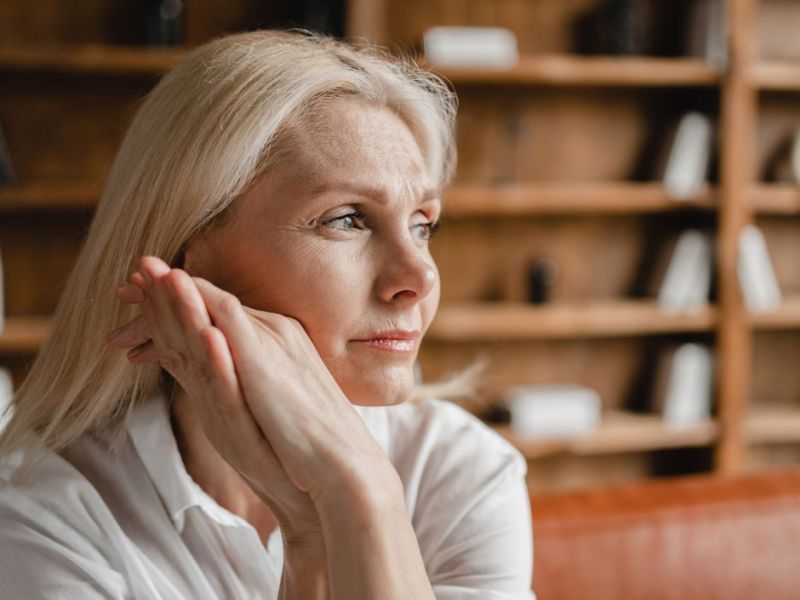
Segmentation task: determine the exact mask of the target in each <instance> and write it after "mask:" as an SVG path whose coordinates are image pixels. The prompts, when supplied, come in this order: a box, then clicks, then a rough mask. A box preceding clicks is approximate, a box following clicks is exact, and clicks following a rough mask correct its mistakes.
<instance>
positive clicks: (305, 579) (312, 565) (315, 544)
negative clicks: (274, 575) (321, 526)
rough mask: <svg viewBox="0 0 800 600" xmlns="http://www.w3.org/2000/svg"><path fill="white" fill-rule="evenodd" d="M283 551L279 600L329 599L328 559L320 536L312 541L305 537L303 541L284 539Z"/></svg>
mask: <svg viewBox="0 0 800 600" xmlns="http://www.w3.org/2000/svg"><path fill="white" fill-rule="evenodd" d="M283 548H284V558H283V573H282V577H281V588H280V589H281V594H280V598H281V599H282V600H283V599H285V600H289V599H295V598H296V599H304V600H305V599H309V600H327V599H328V598H330V581H329V579H328V559H327V555H326V553H325V542H324V539H323V537H322V535H321V534H320V535H319V537H318V538H316V537H315V538H314V539H312V538H310V537H308V536H307V537H305V538H303V539H302V540H301V539H292V538H290V539H289V540H287V539H286V538H284V544H283Z"/></svg>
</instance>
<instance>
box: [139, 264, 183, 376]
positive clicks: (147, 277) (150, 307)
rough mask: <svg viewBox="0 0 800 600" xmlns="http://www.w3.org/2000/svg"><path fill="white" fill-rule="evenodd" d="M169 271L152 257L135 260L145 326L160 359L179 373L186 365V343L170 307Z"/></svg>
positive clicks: (171, 300) (171, 304)
mask: <svg viewBox="0 0 800 600" xmlns="http://www.w3.org/2000/svg"><path fill="white" fill-rule="evenodd" d="M171 270H172V269H170V267H169V266H167V264H166V263H165V262H164V261H162V260H161V259H159V258H157V257H154V256H145V257H143V258H142V259H141V260H140V261H139V272H140V273H141V275H142V277H143V279H144V281H145V286H146V288H145V301H144V303H143V304H142V313H143V314H144V316H145V319H146V320H147V321H148V323H149V326H150V330H151V332H152V334H153V336H152V337H153V341H154V343H155V348H156V350H157V351H158V352H159V353H160V356H162V357H164V358H169V359H171V360H172V361H173V362H174V363H175V365H176V366H177V367H178V368H179V369H181V370H182V369H183V368H185V367H186V366H187V365H186V364H185V363H186V361H187V359H188V354H187V352H188V349H189V348H188V346H189V344H188V343H187V340H186V335H185V333H184V332H183V330H182V327H181V324H180V322H179V319H178V315H177V313H176V310H175V306H174V304H173V298H172V296H173V292H172V291H170V290H169V289H168V286H167V282H166V279H165V278H166V277H167V276H168V275H169V273H170V272H171Z"/></svg>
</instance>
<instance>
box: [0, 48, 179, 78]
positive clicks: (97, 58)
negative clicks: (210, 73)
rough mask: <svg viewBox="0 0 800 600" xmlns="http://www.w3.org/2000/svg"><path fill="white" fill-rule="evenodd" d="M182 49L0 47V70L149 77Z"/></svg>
mask: <svg viewBox="0 0 800 600" xmlns="http://www.w3.org/2000/svg"><path fill="white" fill-rule="evenodd" d="M185 53H186V50H185V49H174V48H166V49H163V48H142V47H135V46H134V47H129V46H115V45H110V44H58V45H35V46H34V45H32V46H2V45H0V69H4V70H8V71H44V72H62V73H84V74H104V75H136V74H139V75H151V74H156V73H161V72H163V71H166V70H167V69H169V68H170V67H171V66H172V65H173V64H175V63H176V62H177V61H178V60H180V58H181V57H182V56H183V55H184V54H185Z"/></svg>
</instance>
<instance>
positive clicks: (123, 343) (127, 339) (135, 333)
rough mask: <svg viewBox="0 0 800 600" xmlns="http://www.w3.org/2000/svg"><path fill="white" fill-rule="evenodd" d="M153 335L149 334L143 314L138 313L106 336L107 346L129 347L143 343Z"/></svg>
mask: <svg viewBox="0 0 800 600" xmlns="http://www.w3.org/2000/svg"><path fill="white" fill-rule="evenodd" d="M152 337H153V336H152V335H151V334H150V327H149V325H148V324H147V319H145V317H144V315H139V316H138V317H136V318H135V319H133V320H132V321H130V322H128V323H126V324H125V325H123V326H122V327H119V328H118V329H115V330H114V331H112V332H111V333H109V334H108V335H107V336H106V342H107V343H108V345H109V346H114V347H117V348H130V347H132V346H138V345H140V344H144V343H145V342H146V341H148V340H149V339H151V338H152Z"/></svg>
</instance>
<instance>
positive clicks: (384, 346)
mask: <svg viewBox="0 0 800 600" xmlns="http://www.w3.org/2000/svg"><path fill="white" fill-rule="evenodd" d="M418 337H419V330H416V329H415V330H413V331H408V330H403V329H393V330H392V331H382V332H380V333H376V334H374V335H373V336H372V337H370V338H367V339H361V340H353V341H354V342H360V343H362V344H365V345H367V346H369V347H371V348H375V349H376V350H388V351H389V352H403V353H408V352H414V351H415V350H416V349H417V338H418Z"/></svg>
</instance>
